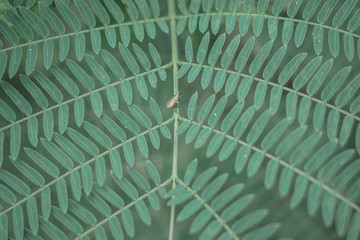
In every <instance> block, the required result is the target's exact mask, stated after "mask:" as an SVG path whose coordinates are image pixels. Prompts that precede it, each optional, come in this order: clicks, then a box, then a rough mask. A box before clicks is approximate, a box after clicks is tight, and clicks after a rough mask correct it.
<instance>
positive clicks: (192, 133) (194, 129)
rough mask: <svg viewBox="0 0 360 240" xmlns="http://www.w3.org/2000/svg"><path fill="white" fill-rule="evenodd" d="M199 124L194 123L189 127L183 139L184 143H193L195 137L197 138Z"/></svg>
mask: <svg viewBox="0 0 360 240" xmlns="http://www.w3.org/2000/svg"><path fill="white" fill-rule="evenodd" d="M200 128H201V126H200V124H197V123H194V124H192V125H191V127H190V128H189V130H188V131H187V133H186V137H185V143H186V144H188V143H191V142H192V141H194V139H195V137H196V136H197V134H198V133H199V131H200Z"/></svg>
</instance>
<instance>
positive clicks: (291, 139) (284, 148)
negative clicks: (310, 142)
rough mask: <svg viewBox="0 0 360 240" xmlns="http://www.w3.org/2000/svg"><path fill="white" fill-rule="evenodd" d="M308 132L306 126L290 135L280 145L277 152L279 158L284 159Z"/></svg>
mask: <svg viewBox="0 0 360 240" xmlns="http://www.w3.org/2000/svg"><path fill="white" fill-rule="evenodd" d="M305 131H306V126H304V127H298V128H296V129H295V130H293V131H292V132H291V133H289V134H288V135H287V136H286V137H285V138H284V139H283V140H282V141H281V142H280V143H279V145H278V147H277V148H276V150H275V155H276V156H278V157H279V158H282V157H283V156H284V155H285V154H286V153H288V152H289V151H290V149H291V148H293V147H294V146H295V145H296V143H297V142H298V141H299V140H300V138H301V137H302V135H303V134H304V133H305Z"/></svg>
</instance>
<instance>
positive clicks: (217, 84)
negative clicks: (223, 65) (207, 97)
mask: <svg viewBox="0 0 360 240" xmlns="http://www.w3.org/2000/svg"><path fill="white" fill-rule="evenodd" d="M225 79H226V72H225V70H220V71H217V73H216V75H215V81H214V91H215V93H218V92H219V91H220V90H221V89H222V88H223V86H224V83H225Z"/></svg>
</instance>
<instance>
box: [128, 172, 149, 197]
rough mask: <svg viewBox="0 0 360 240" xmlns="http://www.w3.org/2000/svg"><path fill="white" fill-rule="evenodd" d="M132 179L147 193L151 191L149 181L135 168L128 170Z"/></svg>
mask: <svg viewBox="0 0 360 240" xmlns="http://www.w3.org/2000/svg"><path fill="white" fill-rule="evenodd" d="M127 170H128V173H129V175H130V177H131V178H132V179H133V180H134V182H135V183H136V184H137V185H138V186H139V187H140V188H141V189H142V190H143V191H145V192H148V191H150V184H149V183H148V181H147V180H146V179H145V178H144V177H143V176H142V175H141V173H139V172H138V171H137V170H136V169H134V168H130V167H128V168H127Z"/></svg>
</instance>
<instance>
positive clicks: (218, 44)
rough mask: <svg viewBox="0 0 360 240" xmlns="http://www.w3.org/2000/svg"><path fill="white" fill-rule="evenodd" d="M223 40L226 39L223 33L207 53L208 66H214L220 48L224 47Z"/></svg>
mask: <svg viewBox="0 0 360 240" xmlns="http://www.w3.org/2000/svg"><path fill="white" fill-rule="evenodd" d="M213 18H214V17H213ZM225 39H226V35H225V33H223V34H221V35H220V36H219V37H218V38H217V39H216V41H215V43H214V45H213V47H212V48H211V50H210V52H209V57H208V63H209V65H210V66H214V65H215V64H216V62H217V61H218V58H219V56H220V54H221V51H222V47H223V46H224V43H225Z"/></svg>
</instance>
